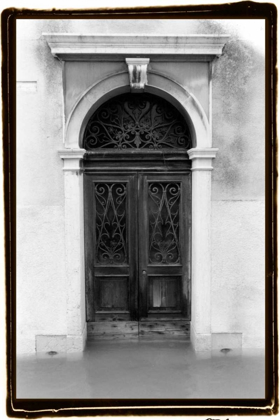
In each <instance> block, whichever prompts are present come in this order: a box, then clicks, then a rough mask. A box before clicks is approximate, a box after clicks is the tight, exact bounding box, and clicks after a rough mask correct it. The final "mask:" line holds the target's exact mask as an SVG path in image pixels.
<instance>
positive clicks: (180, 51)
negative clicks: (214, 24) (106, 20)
mask: <svg viewBox="0 0 280 420" xmlns="http://www.w3.org/2000/svg"><path fill="white" fill-rule="evenodd" d="M42 35H43V37H44V38H45V39H46V41H47V42H48V44H49V47H50V49H51V53H52V54H53V56H55V57H57V58H59V59H60V60H63V61H67V60H71V61H73V60H74V61H83V60H87V61H88V60H98V59H102V60H106V59H108V60H112V59H114V60H124V59H125V58H128V57H130V56H131V57H136V56H137V57H141V56H145V57H151V58H153V59H154V58H160V59H163V58H166V59H168V57H169V58H171V57H172V58H177V59H180V58H181V59H182V58H184V59H189V60H193V59H195V60H198V61H200V60H201V61H211V60H213V59H214V58H215V57H217V56H220V55H221V54H222V50H223V47H224V45H225V43H226V42H227V40H228V39H229V36H228V35H212V34H211V35H183V36H177V35H167V36H164V35H98V34H96V35H90V34H89V35H81V34H62V33H61V34H59V33H43V34H42Z"/></svg>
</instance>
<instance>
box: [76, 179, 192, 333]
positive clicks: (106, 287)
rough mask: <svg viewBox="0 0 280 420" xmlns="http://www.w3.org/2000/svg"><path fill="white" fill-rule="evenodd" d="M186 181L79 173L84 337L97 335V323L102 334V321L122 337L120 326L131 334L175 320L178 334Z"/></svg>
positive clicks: (183, 293)
mask: <svg viewBox="0 0 280 420" xmlns="http://www.w3.org/2000/svg"><path fill="white" fill-rule="evenodd" d="M190 177H191V174H190V172H185V173H183V172H157V173H153V172H140V171H139V172H138V171H133V172H130V171H128V172H126V173H120V172H116V173H113V172H112V173H100V172H99V173H98V174H96V173H85V176H84V179H85V181H84V182H85V255H86V267H85V268H86V287H87V293H86V296H87V322H88V325H89V326H90V331H91V332H94V331H95V332H96V331H97V330H98V329H99V333H102V326H101V327H100V323H104V324H103V327H104V333H105V330H106V328H109V327H106V322H107V323H109V324H108V325H112V323H114V328H115V330H116V331H117V330H118V327H119V326H122V327H121V328H120V331H122V332H123V328H125V331H126V332H127V331H128V332H129V331H131V332H133V333H137V331H138V332H139V331H141V325H142V327H143V326H145V322H146V323H147V322H150V325H155V324H153V322H156V325H161V323H162V325H163V324H164V325H170V322H171V324H172V325H173V326H174V325H175V324H176V322H177V324H178V325H179V329H181V330H182V329H183V330H184V331H185V330H186V328H185V327H184V326H185V325H186V323H184V320H189V319H190V284H191V281H190V260H191V246H190V240H191V233H190V231H191V182H190ZM169 321H170V322H169ZM110 323H111V324H110ZM141 323H142V324H141ZM168 323H169V324H168ZM180 323H181V324H180ZM146 325H148V324H146ZM97 326H98V328H97ZM182 326H183V327H182ZM175 327H176V325H175ZM100 328H101V331H100ZM109 330H110V328H109ZM109 330H108V331H109ZM110 331H111V330H110ZM97 334H98V332H97Z"/></svg>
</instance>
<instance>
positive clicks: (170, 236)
mask: <svg viewBox="0 0 280 420" xmlns="http://www.w3.org/2000/svg"><path fill="white" fill-rule="evenodd" d="M148 194H149V237H150V240H149V262H150V263H151V264H176V263H177V264H178V263H180V244H179V214H180V195H181V185H180V183H177V182H176V183H174V182H172V183H171V182H169V183H165V182H152V183H149V189H148Z"/></svg>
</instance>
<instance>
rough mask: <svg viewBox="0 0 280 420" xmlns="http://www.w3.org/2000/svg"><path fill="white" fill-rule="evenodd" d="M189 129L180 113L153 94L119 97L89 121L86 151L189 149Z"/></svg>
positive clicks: (85, 144)
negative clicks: (97, 149) (103, 149)
mask: <svg viewBox="0 0 280 420" xmlns="http://www.w3.org/2000/svg"><path fill="white" fill-rule="evenodd" d="M190 147H191V137H190V132H189V129H188V126H187V124H186V122H185V120H184V118H183V117H182V115H181V114H180V113H179V112H178V111H177V109H176V108H175V107H174V106H173V105H171V104H170V103H169V102H167V101H166V100H164V99H162V98H159V97H157V96H154V95H150V94H131V93H130V94H125V95H120V96H119V97H117V98H114V99H112V100H110V101H107V102H106V103H105V104H103V105H102V106H101V107H100V108H99V109H98V110H97V111H96V112H95V113H94V114H93V115H92V117H91V118H90V120H89V122H88V124H87V127H86V130H85V134H84V148H85V149H86V150H94V149H96V148H115V149H129V148H132V149H146V148H148V149H156V150H158V149H165V148H173V149H178V148H179V149H180V148H181V149H182V148H183V149H189V148H190Z"/></svg>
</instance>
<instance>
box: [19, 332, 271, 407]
mask: <svg viewBox="0 0 280 420" xmlns="http://www.w3.org/2000/svg"><path fill="white" fill-rule="evenodd" d="M264 384H265V382H264V352H263V351H261V350H243V351H242V352H241V351H238V350H231V351H229V352H228V353H223V352H221V351H214V352H209V353H208V352H205V353H197V354H196V353H195V352H194V351H193V349H192V347H191V345H190V343H186V342H184V341H179V340H177V341H164V340H162V341H158V340H157V341H153V340H143V339H140V340H137V341H95V342H90V343H88V346H87V348H86V350H85V352H84V353H82V354H79V355H78V354H70V355H65V354H57V355H54V356H50V355H48V354H38V355H32V356H30V355H26V356H21V357H19V358H18V362H17V398H51V399H54V398H164V399H168V398H176V399H177V398H184V399H188V398H199V399H202V398H238V399H239V398H264V392H265V391H264Z"/></svg>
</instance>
